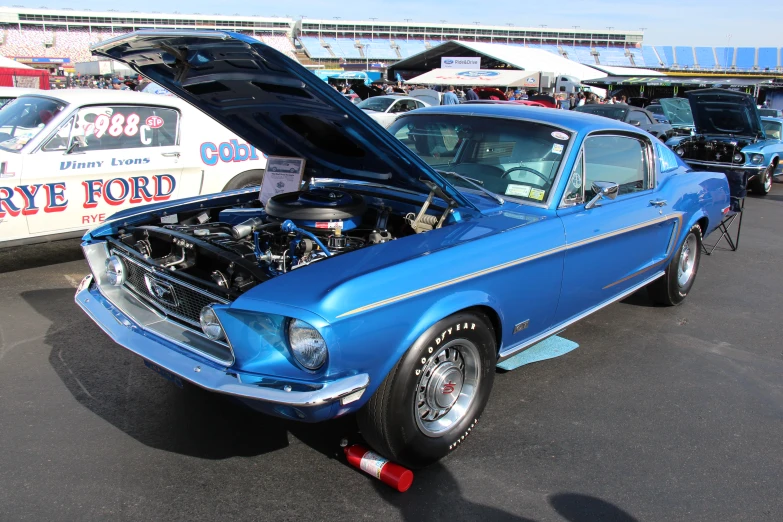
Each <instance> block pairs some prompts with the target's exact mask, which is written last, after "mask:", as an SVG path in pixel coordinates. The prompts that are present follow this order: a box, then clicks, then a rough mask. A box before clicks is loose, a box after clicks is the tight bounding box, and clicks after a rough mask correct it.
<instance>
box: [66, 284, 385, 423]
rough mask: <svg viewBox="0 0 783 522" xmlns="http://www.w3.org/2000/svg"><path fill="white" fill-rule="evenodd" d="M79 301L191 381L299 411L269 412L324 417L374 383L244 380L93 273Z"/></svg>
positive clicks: (117, 335) (108, 328) (146, 354)
mask: <svg viewBox="0 0 783 522" xmlns="http://www.w3.org/2000/svg"><path fill="white" fill-rule="evenodd" d="M75 300H76V304H78V305H79V306H80V307H81V308H82V310H84V311H85V313H87V315H88V316H90V318H91V319H92V320H93V321H95V323H96V324H97V325H98V326H100V327H101V329H102V330H103V331H104V332H106V334H107V335H108V336H109V337H111V338H112V339H113V340H114V342H116V343H117V344H119V345H120V346H122V347H124V348H126V349H128V350H130V351H131V352H133V353H135V354H136V355H138V356H140V357H142V358H144V359H146V360H147V361H149V362H151V363H153V364H155V365H158V366H160V367H161V368H164V369H165V370H167V371H169V372H171V373H173V374H174V375H177V376H179V377H180V378H182V379H185V380H186V381H189V382H191V383H193V384H195V385H197V386H200V387H202V388H204V389H207V390H210V391H214V392H217V393H224V394H226V395H231V396H234V397H237V398H240V399H249V400H252V401H262V402H264V403H269V404H270V405H282V406H288V407H291V408H295V409H296V414H295V415H291V414H289V413H287V412H283V411H281V410H280V409H274V411H270V413H272V414H277V415H280V416H285V417H293V418H299V419H300V420H310V421H313V420H324V419H326V418H328V417H329V416H332V415H329V414H328V413H327V412H326V411H324V408H323V407H325V406H331V405H333V404H334V403H338V402H339V403H340V405H346V404H350V403H351V402H355V401H357V400H359V398H360V397H361V395H362V393H363V391H364V389H365V388H367V386H368V385H369V383H370V378H369V376H368V375H367V374H359V375H352V376H350V377H344V378H341V379H336V380H333V381H328V382H324V383H313V384H308V385H307V386H306V387H305V388H306V389H304V390H303V389H302V388H303V385H302V383H301V382H298V383H293V382H292V383H290V385H287V384H286V383H281V382H279V381H276V382H275V383H274V385H273V386H274V387H272V386H265V385H263V384H255V383H245V382H242V374H241V373H240V372H237V371H235V370H233V369H231V368H228V367H222V366H220V365H217V364H215V362H214V361H209V360H208V359H206V358H200V357H198V355H197V354H194V353H189V352H188V351H187V350H184V349H183V348H182V347H181V346H178V345H177V344H178V343H176V342H175V341H172V339H168V338H166V337H165V336H162V335H160V333H159V332H157V331H154V330H153V329H152V328H150V327H149V326H146V325H142V324H139V322H137V321H135V320H134V319H133V318H132V317H131V316H130V315H128V314H126V313H125V312H123V311H122V310H120V309H119V308H118V307H117V306H115V305H114V304H113V303H112V302H111V301H110V300H109V299H107V298H106V297H105V296H104V295H103V294H102V293H101V290H100V288H99V287H98V285H96V284H93V277H92V276H91V275H88V276H87V277H85V278H84V279H83V280H82V282H81V283H80V284H79V287H78V288H77V290H76V298H75ZM286 390H291V391H286ZM302 409H318V413H317V414H315V415H308V413H307V412H306V411H304V412H303V411H302ZM330 410H331V408H330ZM337 411H339V410H338V409H337V408H335V409H334V412H333V414H336V412H337Z"/></svg>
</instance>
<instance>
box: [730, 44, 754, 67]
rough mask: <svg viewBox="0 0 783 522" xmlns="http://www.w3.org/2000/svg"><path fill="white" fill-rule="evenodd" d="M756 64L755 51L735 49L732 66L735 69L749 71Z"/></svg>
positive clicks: (748, 48) (741, 48)
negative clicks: (735, 53)
mask: <svg viewBox="0 0 783 522" xmlns="http://www.w3.org/2000/svg"><path fill="white" fill-rule="evenodd" d="M755 63H756V49H754V48H753V47H737V58H736V60H735V61H734V65H735V66H736V67H737V69H741V70H743V71H749V70H751V69H753V65H754V64H755Z"/></svg>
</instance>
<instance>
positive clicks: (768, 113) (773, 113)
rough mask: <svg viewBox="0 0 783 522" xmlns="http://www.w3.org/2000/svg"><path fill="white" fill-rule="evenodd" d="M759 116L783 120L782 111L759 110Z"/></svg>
mask: <svg viewBox="0 0 783 522" xmlns="http://www.w3.org/2000/svg"><path fill="white" fill-rule="evenodd" d="M759 116H769V117H770V118H783V111H781V110H780V109H766V108H761V109H759Z"/></svg>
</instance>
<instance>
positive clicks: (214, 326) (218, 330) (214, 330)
mask: <svg viewBox="0 0 783 522" xmlns="http://www.w3.org/2000/svg"><path fill="white" fill-rule="evenodd" d="M198 320H199V322H200V323H201V330H202V331H203V332H204V335H206V336H207V338H209V339H211V340H213V341H222V340H223V339H225V338H226V332H224V331H223V327H222V326H220V321H218V317H217V314H216V313H215V311H214V310H213V309H212V305H207V306H205V307H204V308H202V309H201V313H200V314H199V316H198Z"/></svg>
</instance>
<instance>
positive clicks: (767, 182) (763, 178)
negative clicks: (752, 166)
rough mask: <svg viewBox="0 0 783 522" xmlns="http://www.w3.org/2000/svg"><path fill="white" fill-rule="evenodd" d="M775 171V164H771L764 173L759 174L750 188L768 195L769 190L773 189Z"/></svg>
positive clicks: (760, 193) (757, 192) (758, 193)
mask: <svg viewBox="0 0 783 522" xmlns="http://www.w3.org/2000/svg"><path fill="white" fill-rule="evenodd" d="M774 172H775V166H774V165H770V166H769V167H768V168H767V170H765V171H764V173H763V174H761V175H760V176H757V177H756V179H754V180H753V184H752V185H751V187H750V189H751V190H752V191H753V193H754V194H757V195H759V196H766V195H767V194H769V191H770V190H772V177H773V176H772V175H773V174H774Z"/></svg>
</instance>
